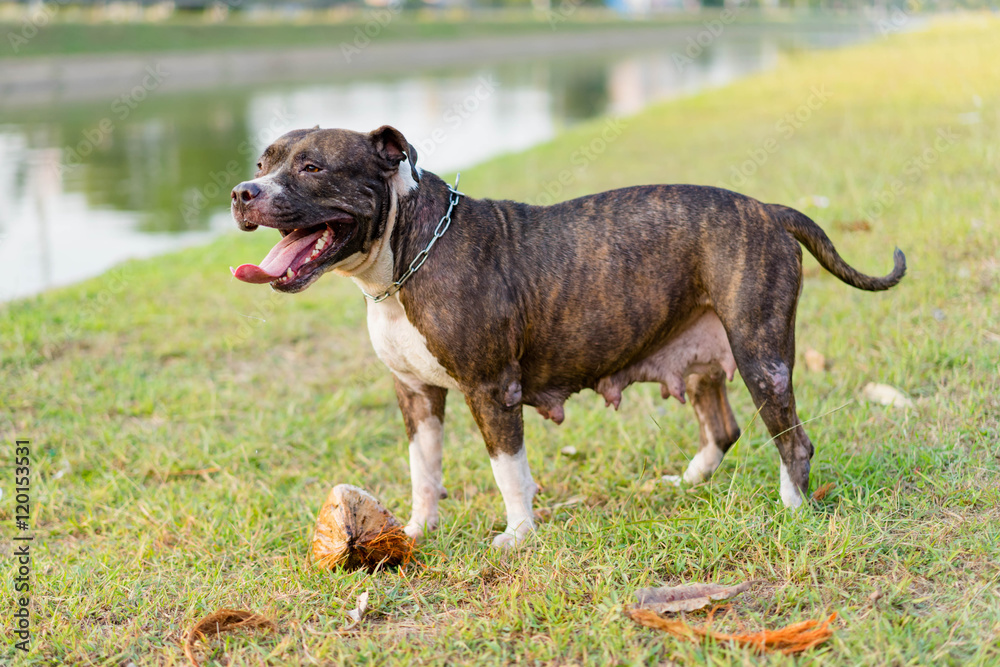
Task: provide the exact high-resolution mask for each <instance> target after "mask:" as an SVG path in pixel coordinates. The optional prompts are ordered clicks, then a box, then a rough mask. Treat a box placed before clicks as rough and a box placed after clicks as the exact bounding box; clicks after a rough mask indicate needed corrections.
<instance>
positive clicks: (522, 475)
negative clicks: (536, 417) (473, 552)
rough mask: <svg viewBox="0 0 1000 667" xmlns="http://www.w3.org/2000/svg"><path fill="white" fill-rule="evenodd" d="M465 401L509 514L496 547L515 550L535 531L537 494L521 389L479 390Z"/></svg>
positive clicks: (490, 388) (484, 388)
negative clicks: (525, 431)
mask: <svg viewBox="0 0 1000 667" xmlns="http://www.w3.org/2000/svg"><path fill="white" fill-rule="evenodd" d="M501 386H503V385H501ZM515 386H516V392H515V391H513V388H514V387H515ZM515 394H516V395H515ZM515 399H516V400H515ZM465 400H466V402H467V403H468V405H469V409H470V410H471V411H472V416H473V417H474V418H475V420H476V423H477V424H478V425H479V430H480V431H482V434H483V439H484V440H485V441H486V451H487V452H488V453H489V455H490V464H491V465H492V466H493V476H494V478H495V479H496V482H497V486H498V487H500V494H501V495H502V496H503V502H504V506H505V508H506V510H507V529H506V530H504V532H502V533H500V534H499V535H497V536H496V538H495V539H494V540H493V546H495V547H500V548H504V549H510V548H516V547H517V546H519V545H520V544H521V543H522V542H523V541H524V540H525V539H526V538H527V537H528V536H530V535H531V534H532V532H533V531H534V530H535V521H534V512H533V511H532V507H531V503H532V500H533V499H534V497H535V493H537V492H538V485H537V484H535V480H534V479H532V477H531V468H529V467H528V456H527V451H526V450H525V447H524V419H523V416H522V412H521V410H522V409H521V405H520V385H519V384H517V383H516V382H515V383H512V384H511V385H510V387H509V388H507V389H506V390H504V389H499V388H498V387H489V386H485V387H480V388H478V389H477V390H476V391H474V392H470V393H467V394H466V396H465Z"/></svg>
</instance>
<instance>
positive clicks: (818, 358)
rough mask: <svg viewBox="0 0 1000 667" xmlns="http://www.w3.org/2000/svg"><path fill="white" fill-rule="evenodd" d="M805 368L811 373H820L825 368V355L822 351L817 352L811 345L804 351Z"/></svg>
mask: <svg viewBox="0 0 1000 667" xmlns="http://www.w3.org/2000/svg"><path fill="white" fill-rule="evenodd" d="M805 359H806V368H808V369H809V370H810V371H812V372H813V373H822V372H823V371H825V370H826V357H824V356H823V353H822V352H818V351H816V350H814V349H812V348H811V347H810V348H808V349H806V352H805Z"/></svg>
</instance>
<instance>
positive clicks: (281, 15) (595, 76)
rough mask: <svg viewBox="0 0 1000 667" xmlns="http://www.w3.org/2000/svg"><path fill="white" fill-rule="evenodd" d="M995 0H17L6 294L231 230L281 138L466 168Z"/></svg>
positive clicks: (7, 81)
mask: <svg viewBox="0 0 1000 667" xmlns="http://www.w3.org/2000/svg"><path fill="white" fill-rule="evenodd" d="M984 5H985V3H983V2H977V1H976V0H968V1H964V0H963V1H959V2H947V3H944V2H941V3H920V4H916V3H912V2H911V3H893V2H886V1H885V0H876V1H874V2H873V1H871V0H795V1H792V2H787V1H785V0H780V1H778V0H761V1H758V0H750V1H744V2H736V1H731V2H730V1H727V2H726V3H725V4H723V3H722V2H707V1H706V2H704V3H699V2H697V1H696V0H608V2H607V3H605V2H600V1H597V0H560V1H559V2H555V1H554V0H552V1H550V0H438V1H430V0H427V1H424V0H403V2H402V4H392V3H389V4H387V3H386V2H385V1H384V0H373V2H372V3H371V4H365V3H359V2H337V1H327V0H317V1H314V2H284V3H283V2H255V1H253V0H233V1H232V2H229V3H219V2H203V1H200V0H181V1H180V2H155V3H145V2H69V1H62V0H57V1H55V2H45V3H42V2H33V3H30V4H29V3H8V4H0V35H2V36H3V40H2V45H0V190H2V191H3V192H4V194H5V201H4V205H3V207H2V208H0V301H9V300H11V299H13V298H17V297H23V296H27V295H31V294H35V293H38V292H40V291H43V290H45V289H47V288H50V287H53V286H58V285H64V284H68V283H71V282H74V281H78V280H81V279H83V278H87V277H90V276H94V275H97V274H99V273H101V272H102V271H105V270H107V269H108V268H110V267H111V266H113V265H115V264H116V263H118V262H121V261H123V260H125V259H127V258H135V257H148V256H152V255H155V254H158V253H163V252H167V251H170V250H173V249H177V248H179V247H183V246H185V245H190V244H196V243H203V242H205V241H207V240H208V239H210V238H212V237H213V236H215V235H217V234H220V233H222V232H225V231H227V230H231V229H232V228H233V225H232V224H231V221H230V219H229V215H228V201H229V190H230V189H231V187H232V186H233V185H234V184H236V183H238V182H239V181H241V180H243V179H244V178H246V177H248V176H249V175H250V174H251V173H252V169H251V165H253V164H254V163H255V161H256V157H257V155H258V154H259V152H260V150H261V149H262V148H263V147H265V146H266V145H267V144H268V143H270V142H271V141H272V140H273V139H274V138H276V137H277V136H279V135H280V134H282V133H283V132H285V131H287V130H289V129H292V128H296V127H303V126H312V125H316V124H319V125H321V126H323V127H346V128H351V129H355V130H365V131H367V130H370V129H373V128H375V127H377V126H379V125H382V124H385V123H389V124H393V125H395V126H396V127H398V128H400V129H401V130H402V131H403V132H404V134H405V135H406V136H407V138H408V139H409V140H410V141H411V142H412V143H413V144H415V145H416V146H417V147H418V150H419V152H420V162H421V165H422V166H423V167H424V168H425V169H429V170H431V171H434V172H436V173H439V174H442V175H444V174H448V173H451V172H454V171H456V170H460V169H467V168H469V167H471V166H473V165H475V164H476V163H478V162H480V161H483V160H485V159H487V158H490V157H493V156H495V155H497V154H500V153H505V152H510V151H516V150H522V149H525V148H528V147H530V146H532V145H534V144H537V143H539V142H543V141H545V140H548V139H550V138H551V137H553V136H554V135H556V134H557V133H559V132H560V131H561V130H563V129H566V128H569V127H571V126H573V125H574V124H577V123H580V122H582V121H586V120H588V119H591V118H593V117H596V116H604V115H613V116H617V115H625V114H631V113H634V112H637V111H639V110H640V109H642V108H643V107H645V106H647V105H649V104H651V103H653V102H655V101H658V100H664V99H668V98H671V97H677V96H681V95H688V94H691V93H693V92H695V91H698V90H701V89H704V88H706V87H710V86H719V85H723V84H726V83H728V82H731V81H733V80H735V79H737V78H739V77H742V76H745V75H747V74H749V73H753V72H757V71H760V70H764V69H768V68H771V67H774V66H775V65H776V63H777V62H778V60H779V58H780V57H782V56H783V55H786V56H791V57H794V55H795V54H796V53H799V52H803V51H809V50H814V49H831V48H837V47H840V46H843V45H848V44H853V43H857V42H859V41H863V40H867V39H870V38H872V37H873V36H877V35H886V34H889V33H891V32H897V31H901V30H910V29H913V28H915V27H917V26H919V25H921V23H922V22H923V21H924V20H925V19H926V17H928V16H930V15H931V14H932V13H934V12H937V11H942V10H956V9H962V8H965V7H968V8H976V7H980V6H984Z"/></svg>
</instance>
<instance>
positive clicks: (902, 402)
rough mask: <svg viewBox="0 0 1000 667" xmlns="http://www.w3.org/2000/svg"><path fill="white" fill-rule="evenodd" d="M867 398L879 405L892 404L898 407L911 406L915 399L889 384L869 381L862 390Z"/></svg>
mask: <svg viewBox="0 0 1000 667" xmlns="http://www.w3.org/2000/svg"><path fill="white" fill-rule="evenodd" d="M861 394H862V396H864V397H865V399H867V400H869V401H871V402H872V403H878V404H879V405H891V406H893V407H897V408H911V407H913V401H911V400H910V399H908V398H907V397H906V395H905V394H903V392H901V391H900V390H898V389H896V388H895V387H890V386H889V385H887V384H876V383H874V382H869V383H868V384H866V385H865V388H864V390H862V392H861Z"/></svg>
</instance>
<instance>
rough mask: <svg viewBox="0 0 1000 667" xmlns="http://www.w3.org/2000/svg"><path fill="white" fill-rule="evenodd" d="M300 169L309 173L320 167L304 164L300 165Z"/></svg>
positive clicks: (313, 172)
mask: <svg viewBox="0 0 1000 667" xmlns="http://www.w3.org/2000/svg"><path fill="white" fill-rule="evenodd" d="M302 169H304V170H305V171H308V172H309V173H310V174H315V173H316V172H317V171H319V170H320V168H319V167H317V166H316V165H314V164H307V165H306V166H304V167H302Z"/></svg>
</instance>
